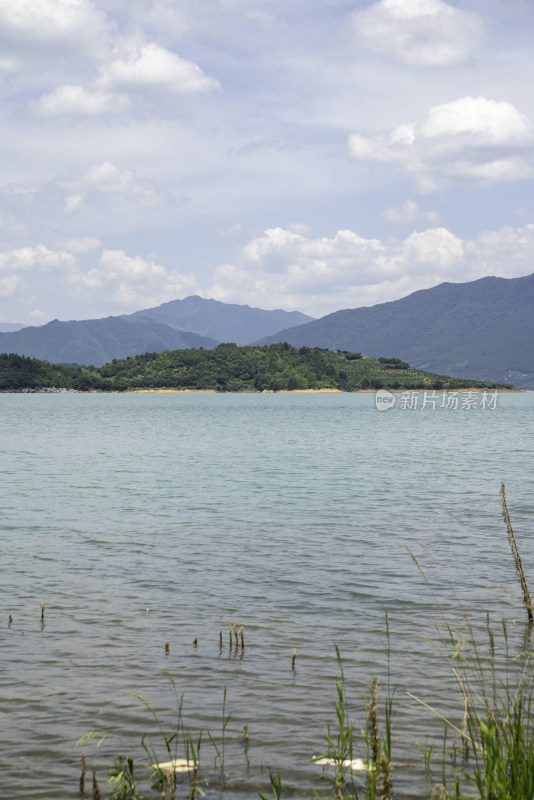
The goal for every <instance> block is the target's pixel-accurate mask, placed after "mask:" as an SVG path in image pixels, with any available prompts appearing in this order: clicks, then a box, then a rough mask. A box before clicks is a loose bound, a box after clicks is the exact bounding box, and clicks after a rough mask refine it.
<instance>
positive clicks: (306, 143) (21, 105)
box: [0, 0, 534, 325]
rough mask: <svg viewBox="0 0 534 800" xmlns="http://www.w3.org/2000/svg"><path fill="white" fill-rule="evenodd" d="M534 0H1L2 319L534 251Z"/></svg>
mask: <svg viewBox="0 0 534 800" xmlns="http://www.w3.org/2000/svg"><path fill="white" fill-rule="evenodd" d="M533 34H534V6H533V5H532V4H531V3H530V2H528V0H484V1H482V0H451V2H445V0H377V2H367V1H364V0H354V1H353V2H348V0H321V1H320V2H316V1H315V0H306V2H304V0H292V2H291V3H290V4H288V3H287V2H284V3H283V2H281V0H258V1H257V2H255V0H94V2H91V0H0V91H1V93H2V104H1V106H0V115H1V124H2V148H1V150H0V321H2V322H21V323H25V324H34V325H38V324H42V323H44V322H47V321H48V320H50V319H53V318H56V317H57V318H59V319H82V318H87V317H100V316H106V315H108V314H121V313H127V312H129V311H134V310H136V309H139V308H146V307H149V306H154V305H158V304H160V303H162V302H166V301H168V300H172V299H175V298H181V297H185V296H187V295H190V294H200V295H202V296H205V297H214V298H216V299H219V300H223V301H225V302H235V303H248V304H249V305H253V306H259V307H262V308H285V309H288V310H292V309H298V310H301V311H304V312H307V313H309V314H312V315H314V316H321V315H323V314H326V313H329V312H331V311H335V310H337V309H339V308H347V307H357V306H362V305H371V304H374V303H378V302H383V301H387V300H394V299H397V298H399V297H403V296H405V295H406V294H409V293H410V292H412V291H415V290H417V289H423V288H428V287H430V286H434V285H436V284H437V283H441V282H443V281H454V282H456V281H467V280H473V279H476V278H479V277H482V276H484V275H500V276H503V277H516V276H520V275H526V274H529V273H531V272H532V271H534V266H533V264H534V259H533V255H534V200H533V194H532V188H533V175H534V171H533V157H534V94H533V92H532V87H531V82H532V75H533V74H534V48H533V46H532V41H533Z"/></svg>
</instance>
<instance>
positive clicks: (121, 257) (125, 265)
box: [68, 249, 198, 313]
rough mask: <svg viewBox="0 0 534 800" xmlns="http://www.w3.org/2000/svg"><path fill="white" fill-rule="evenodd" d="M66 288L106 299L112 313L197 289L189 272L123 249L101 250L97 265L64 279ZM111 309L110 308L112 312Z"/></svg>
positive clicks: (147, 304)
mask: <svg viewBox="0 0 534 800" xmlns="http://www.w3.org/2000/svg"><path fill="white" fill-rule="evenodd" d="M68 285H69V290H70V291H71V292H73V293H74V294H75V295H76V294H81V295H83V296H84V297H86V296H88V297H89V298H90V297H101V296H102V293H104V294H105V296H106V298H107V303H108V305H110V306H111V308H112V313H116V312H117V311H118V310H119V309H121V307H122V310H124V309H128V310H132V311H134V310H136V309H139V308H148V307H149V306H152V305H158V304H160V303H163V302H166V301H168V300H174V299H176V298H177V297H182V296H184V295H185V294H191V293H194V292H197V291H198V284H197V281H196V278H195V277H194V276H193V275H188V274H183V273H181V272H178V271H177V270H167V269H165V267H163V266H161V265H160V264H156V263H155V262H154V261H151V260H148V259H145V258H143V257H142V256H128V255H126V253H125V252H124V250H106V249H105V250H103V251H102V253H101V255H100V259H99V263H98V267H93V268H92V269H89V270H88V271H87V272H83V271H81V270H76V271H75V272H73V273H72V274H71V275H69V278H68ZM113 309H114V311H113Z"/></svg>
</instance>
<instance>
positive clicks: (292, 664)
mask: <svg viewBox="0 0 534 800" xmlns="http://www.w3.org/2000/svg"><path fill="white" fill-rule="evenodd" d="M296 657H297V648H296V647H295V649H294V650H293V652H292V653H291V669H292V670H293V672H294V671H295V659H296Z"/></svg>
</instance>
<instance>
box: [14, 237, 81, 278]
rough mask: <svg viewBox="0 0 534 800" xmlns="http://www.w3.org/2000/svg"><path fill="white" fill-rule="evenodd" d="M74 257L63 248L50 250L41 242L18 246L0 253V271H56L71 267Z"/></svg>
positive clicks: (74, 261)
mask: <svg viewBox="0 0 534 800" xmlns="http://www.w3.org/2000/svg"><path fill="white" fill-rule="evenodd" d="M75 263H76V259H75V258H74V256H73V255H72V253H68V252H66V251H64V250H50V249H49V248H48V247H46V246H45V245H43V244H39V245H37V246H35V247H20V248H18V249H15V250H7V251H4V252H3V253H0V272H13V273H18V272H27V271H29V270H34V269H36V270H44V271H57V270H64V269H68V268H70V267H72V266H73V265H74V264H75Z"/></svg>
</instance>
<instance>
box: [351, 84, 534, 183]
mask: <svg viewBox="0 0 534 800" xmlns="http://www.w3.org/2000/svg"><path fill="white" fill-rule="evenodd" d="M348 147H349V153H350V155H351V156H352V157H353V158H354V159H357V160H360V161H370V162H373V161H374V162H378V163H392V164H397V165H398V166H399V167H400V168H401V169H404V170H405V171H406V172H408V173H410V174H411V175H413V177H414V178H415V180H416V182H417V184H418V187H419V189H420V190H421V191H432V190H434V189H436V188H439V187H442V186H444V185H447V184H448V183H450V182H451V181H453V180H466V179H467V180H475V181H482V182H497V181H506V180H518V179H522V178H527V177H530V176H531V175H532V174H533V170H532V166H531V164H530V160H529V159H530V158H531V156H532V153H533V152H534V126H533V125H532V122H531V121H530V120H529V119H528V117H527V116H526V115H525V114H522V113H521V112H520V111H518V110H517V109H516V108H515V106H513V105H512V104H511V103H508V102H505V101H496V100H491V99H487V98H485V97H461V98H459V99H458V100H454V101H452V102H450V103H444V104H442V105H438V106H433V107H432V108H431V109H430V110H429V112H428V115H427V117H426V119H424V120H423V122H421V123H416V122H408V123H403V124H402V125H399V126H398V127H397V128H395V129H394V130H393V131H392V132H391V133H390V134H388V135H377V136H362V135H360V134H358V133H354V134H352V135H351V136H350V137H349V139H348Z"/></svg>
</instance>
